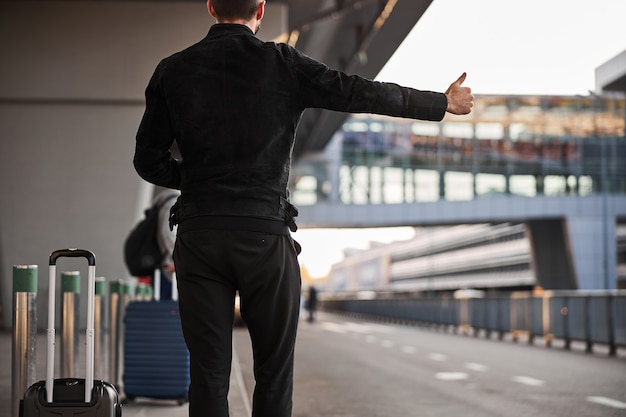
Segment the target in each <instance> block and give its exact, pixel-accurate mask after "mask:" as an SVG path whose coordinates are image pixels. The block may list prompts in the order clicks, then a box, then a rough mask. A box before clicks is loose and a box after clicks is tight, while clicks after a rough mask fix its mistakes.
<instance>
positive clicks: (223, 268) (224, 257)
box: [174, 230, 301, 417]
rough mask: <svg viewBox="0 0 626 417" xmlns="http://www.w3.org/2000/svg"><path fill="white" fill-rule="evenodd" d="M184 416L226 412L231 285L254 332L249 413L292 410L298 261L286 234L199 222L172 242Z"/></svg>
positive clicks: (269, 415) (215, 416) (281, 414)
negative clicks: (184, 359) (184, 374)
mask: <svg viewBox="0 0 626 417" xmlns="http://www.w3.org/2000/svg"><path fill="white" fill-rule="evenodd" d="M174 263H175V265H176V276H177V279H178V293H179V303H180V317H181V321H182V326H183V334H184V336H185V341H186V343H187V347H188V348H189V353H190V357H191V368H190V369H191V385H190V388H189V416H190V417H228V399H227V397H228V389H229V381H230V370H231V361H232V330H233V319H234V307H233V306H234V299H235V291H236V290H239V295H240V301H241V316H242V318H243V320H244V321H245V323H246V325H247V327H248V330H249V332H250V338H251V340H252V349H253V356H254V377H255V382H256V385H255V389H254V396H253V401H252V408H253V412H252V416H253V417H290V416H291V410H292V393H293V361H294V345H295V339H296V330H297V325H298V314H299V310H300V289H301V280H300V267H299V265H298V261H297V253H296V249H295V246H294V241H293V239H292V238H291V236H289V235H274V234H269V233H259V232H246V231H229V230H202V231H187V232H183V233H179V235H178V237H177V239H176V247H175V249H174Z"/></svg>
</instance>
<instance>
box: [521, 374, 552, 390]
mask: <svg viewBox="0 0 626 417" xmlns="http://www.w3.org/2000/svg"><path fill="white" fill-rule="evenodd" d="M513 381H515V382H518V383H520V384H524V385H529V386H531V387H543V386H544V385H546V382H545V381H542V380H541V379H536V378H531V377H529V376H519V375H517V376H514V377H513Z"/></svg>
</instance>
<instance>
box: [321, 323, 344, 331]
mask: <svg viewBox="0 0 626 417" xmlns="http://www.w3.org/2000/svg"><path fill="white" fill-rule="evenodd" d="M320 326H321V327H322V328H323V329H324V330H328V331H330V332H335V333H347V331H346V329H345V327H344V326H342V325H339V324H337V323H333V322H330V321H325V322H323V323H320Z"/></svg>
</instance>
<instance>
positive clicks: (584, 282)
mask: <svg viewBox="0 0 626 417" xmlns="http://www.w3.org/2000/svg"><path fill="white" fill-rule="evenodd" d="M567 233H568V237H569V239H568V243H569V246H570V248H571V251H572V255H573V262H574V268H575V269H576V275H577V278H578V286H579V288H581V289H615V288H616V286H617V278H616V277H617V247H616V244H617V243H616V217H615V215H614V214H613V213H607V214H606V215H603V216H585V215H572V216H568V217H567Z"/></svg>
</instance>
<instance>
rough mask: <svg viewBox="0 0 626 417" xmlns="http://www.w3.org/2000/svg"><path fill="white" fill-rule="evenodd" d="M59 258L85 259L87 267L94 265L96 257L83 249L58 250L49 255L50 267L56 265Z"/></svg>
mask: <svg viewBox="0 0 626 417" xmlns="http://www.w3.org/2000/svg"><path fill="white" fill-rule="evenodd" d="M59 258H87V261H88V262H89V265H91V266H95V265H96V255H95V254H94V253H93V252H91V251H88V250H85V249H76V248H72V249H59V250H55V251H54V252H52V253H51V254H50V265H56V263H57V259H59Z"/></svg>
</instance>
